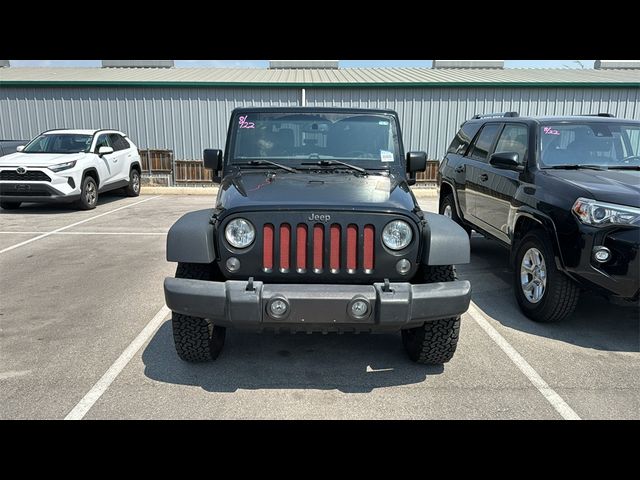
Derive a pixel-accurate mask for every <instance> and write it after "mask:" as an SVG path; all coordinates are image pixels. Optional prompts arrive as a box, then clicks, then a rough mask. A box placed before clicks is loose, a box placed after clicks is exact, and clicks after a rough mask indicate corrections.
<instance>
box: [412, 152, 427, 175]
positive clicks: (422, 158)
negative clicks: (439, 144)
mask: <svg viewBox="0 0 640 480" xmlns="http://www.w3.org/2000/svg"><path fill="white" fill-rule="evenodd" d="M426 168H427V154H426V153H425V152H407V172H409V173H413V172H424V170H425V169H426Z"/></svg>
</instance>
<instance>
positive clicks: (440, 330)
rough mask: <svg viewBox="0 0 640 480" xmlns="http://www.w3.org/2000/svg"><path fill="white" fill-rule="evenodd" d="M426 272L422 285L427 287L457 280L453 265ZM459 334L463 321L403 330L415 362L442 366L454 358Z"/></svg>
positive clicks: (444, 320)
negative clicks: (427, 284)
mask: <svg viewBox="0 0 640 480" xmlns="http://www.w3.org/2000/svg"><path fill="white" fill-rule="evenodd" d="M424 268H425V270H424V272H423V279H422V281H423V282H425V283H434V282H453V281H454V280H456V278H457V276H456V270H455V268H454V266H453V265H442V266H437V267H424ZM459 334H460V317H453V318H443V319H440V320H434V321H431V322H425V323H424V324H423V325H422V326H420V327H416V328H410V329H407V330H402V344H403V345H404V348H405V350H406V351H407V354H408V355H409V358H410V359H411V360H413V361H414V362H417V363H422V364H425V365H439V364H441V363H446V362H448V361H449V360H451V359H452V358H453V354H454V353H455V351H456V347H457V346H458V337H459Z"/></svg>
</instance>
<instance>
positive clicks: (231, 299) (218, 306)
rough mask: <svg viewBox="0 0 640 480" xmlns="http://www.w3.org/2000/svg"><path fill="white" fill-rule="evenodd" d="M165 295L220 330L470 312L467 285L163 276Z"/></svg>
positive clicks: (357, 324) (377, 323)
mask: <svg viewBox="0 0 640 480" xmlns="http://www.w3.org/2000/svg"><path fill="white" fill-rule="evenodd" d="M164 294H165V299H166V302H167V306H168V307H169V308H170V309H171V310H172V311H174V312H176V313H180V314H183V315H191V316H194V317H202V318H208V319H210V320H211V321H212V322H213V323H214V324H216V325H220V326H233V327H237V328H241V329H249V330H256V329H257V330H261V329H265V328H274V329H285V330H294V331H393V330H400V329H403V328H411V327H414V326H418V325H421V324H422V323H424V322H429V321H433V320H438V319H441V318H448V317H455V316H458V315H461V314H463V313H464V312H466V311H467V309H468V308H469V302H470V300H471V284H470V283H469V282H468V281H454V282H441V283H429V284H417V285H414V284H410V283H389V284H388V286H387V287H385V284H384V283H374V284H373V285H323V284H265V283H263V282H258V281H255V282H252V283H250V282H247V281H238V280H228V281H226V282H210V281H203V280H190V279H181V278H166V279H165V281H164ZM275 300H282V301H284V303H285V304H286V306H287V309H286V312H285V313H283V314H281V315H274V314H273V311H272V309H271V304H272V303H273V302H274V301H275ZM356 300H361V301H364V303H365V304H366V305H367V311H366V313H365V314H363V315H361V316H355V315H354V314H353V309H352V308H351V307H352V305H353V302H354V301H356ZM361 305H362V304H361ZM279 306H280V307H282V304H279ZM360 311H362V309H361V310H360Z"/></svg>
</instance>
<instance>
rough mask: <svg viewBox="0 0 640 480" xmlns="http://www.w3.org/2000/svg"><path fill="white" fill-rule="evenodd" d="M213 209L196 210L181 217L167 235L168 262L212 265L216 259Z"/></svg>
mask: <svg viewBox="0 0 640 480" xmlns="http://www.w3.org/2000/svg"><path fill="white" fill-rule="evenodd" d="M212 215H213V209H212V208H207V209H204V210H196V211H194V212H189V213H186V214H184V215H183V216H182V217H180V218H179V219H178V220H177V221H176V222H175V223H174V224H173V225H172V226H171V228H170V229H169V233H168V234H167V261H169V262H187V263H211V262H213V261H215V259H216V252H215V243H214V238H215V237H214V231H213V230H214V229H213V225H212V224H211V216H212Z"/></svg>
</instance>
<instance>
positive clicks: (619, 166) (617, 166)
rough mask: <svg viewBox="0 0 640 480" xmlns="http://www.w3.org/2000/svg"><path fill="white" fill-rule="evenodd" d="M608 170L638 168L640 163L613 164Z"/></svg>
mask: <svg viewBox="0 0 640 480" xmlns="http://www.w3.org/2000/svg"><path fill="white" fill-rule="evenodd" d="M609 170H640V165H613V166H611V167H609Z"/></svg>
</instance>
